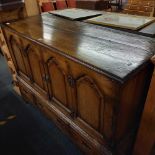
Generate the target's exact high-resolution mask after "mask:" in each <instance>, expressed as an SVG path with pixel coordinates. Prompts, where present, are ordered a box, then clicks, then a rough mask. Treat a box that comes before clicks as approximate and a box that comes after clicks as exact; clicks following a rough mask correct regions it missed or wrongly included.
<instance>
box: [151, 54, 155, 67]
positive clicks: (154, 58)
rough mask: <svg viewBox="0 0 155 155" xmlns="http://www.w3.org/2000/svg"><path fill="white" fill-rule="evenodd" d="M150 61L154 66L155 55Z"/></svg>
mask: <svg viewBox="0 0 155 155" xmlns="http://www.w3.org/2000/svg"><path fill="white" fill-rule="evenodd" d="M151 61H152V63H153V64H154V65H155V55H154V56H153V57H152V58H151Z"/></svg>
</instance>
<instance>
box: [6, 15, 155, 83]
mask: <svg viewBox="0 0 155 155" xmlns="http://www.w3.org/2000/svg"><path fill="white" fill-rule="evenodd" d="M4 27H6V28H9V29H10V30H12V31H14V32H16V33H18V35H21V36H23V37H26V38H28V39H31V40H34V41H35V42H38V43H39V44H40V43H41V44H42V45H43V46H44V45H45V46H47V47H48V48H54V49H56V50H57V51H59V53H61V54H63V55H64V56H67V57H69V58H71V59H74V60H77V61H78V62H81V63H82V64H85V65H87V66H91V68H93V69H94V70H96V71H98V72H100V73H102V74H104V75H106V76H108V77H110V78H112V79H114V80H117V81H119V82H124V81H126V80H127V79H128V78H129V77H130V76H131V75H133V73H135V72H136V71H138V69H140V68H141V67H142V66H143V65H144V64H146V63H147V62H148V61H149V59H150V57H152V56H153V55H154V53H155V39H153V38H149V37H145V36H141V35H136V34H132V33H127V32H124V31H120V30H114V29H111V28H106V27H100V26H95V25H91V24H88V23H84V22H77V21H70V20H67V19H62V18H60V17H55V16H53V15H51V14H43V15H41V16H34V17H29V18H26V19H24V20H19V21H17V22H13V23H11V24H10V25H6V26H4Z"/></svg>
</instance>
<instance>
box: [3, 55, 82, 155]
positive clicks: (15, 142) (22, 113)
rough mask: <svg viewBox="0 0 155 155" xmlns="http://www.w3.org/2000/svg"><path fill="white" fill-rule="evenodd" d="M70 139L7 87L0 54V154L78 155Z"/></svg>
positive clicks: (6, 71) (7, 75)
mask: <svg viewBox="0 0 155 155" xmlns="http://www.w3.org/2000/svg"><path fill="white" fill-rule="evenodd" d="M80 154H82V153H81V152H80V151H79V149H78V148H77V147H76V146H75V145H74V144H73V142H72V141H71V140H70V139H69V138H68V137H66V136H65V135H64V134H62V132H61V131H60V130H59V129H58V128H57V127H56V126H55V125H54V124H53V123H52V122H51V121H49V120H48V119H46V118H45V117H44V116H43V115H42V114H41V113H40V112H39V111H38V110H37V109H35V108H34V107H32V106H31V105H27V104H25V103H24V101H23V99H22V98H21V97H19V96H18V95H16V93H14V91H13V90H12V87H11V75H10V73H9V71H8V68H7V65H6V61H5V60H4V58H3V57H2V56H1V55H0V155H80Z"/></svg>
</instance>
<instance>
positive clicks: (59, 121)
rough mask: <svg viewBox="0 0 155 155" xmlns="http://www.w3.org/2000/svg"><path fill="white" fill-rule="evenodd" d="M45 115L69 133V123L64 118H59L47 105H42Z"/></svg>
mask: <svg viewBox="0 0 155 155" xmlns="http://www.w3.org/2000/svg"><path fill="white" fill-rule="evenodd" d="M44 113H45V115H46V116H47V117H48V118H49V119H50V120H52V121H53V122H54V123H55V124H56V125H57V126H58V127H59V128H60V129H61V130H62V131H63V132H64V133H66V134H68V135H69V129H70V125H69V123H68V122H66V120H65V119H63V118H61V117H60V116H59V115H58V114H57V113H56V112H54V111H53V110H52V109H51V108H50V107H48V105H45V106H44Z"/></svg>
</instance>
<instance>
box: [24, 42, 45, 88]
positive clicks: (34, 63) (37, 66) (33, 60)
mask: <svg viewBox="0 0 155 155" xmlns="http://www.w3.org/2000/svg"><path fill="white" fill-rule="evenodd" d="M25 52H27V55H28V61H29V65H30V69H31V72H32V77H33V80H34V82H35V83H36V84H37V85H38V86H39V87H41V88H42V89H44V83H43V79H42V76H43V66H42V64H41V56H40V54H39V51H38V50H37V49H34V48H33V47H31V45H28V46H27V47H26V51H25Z"/></svg>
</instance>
